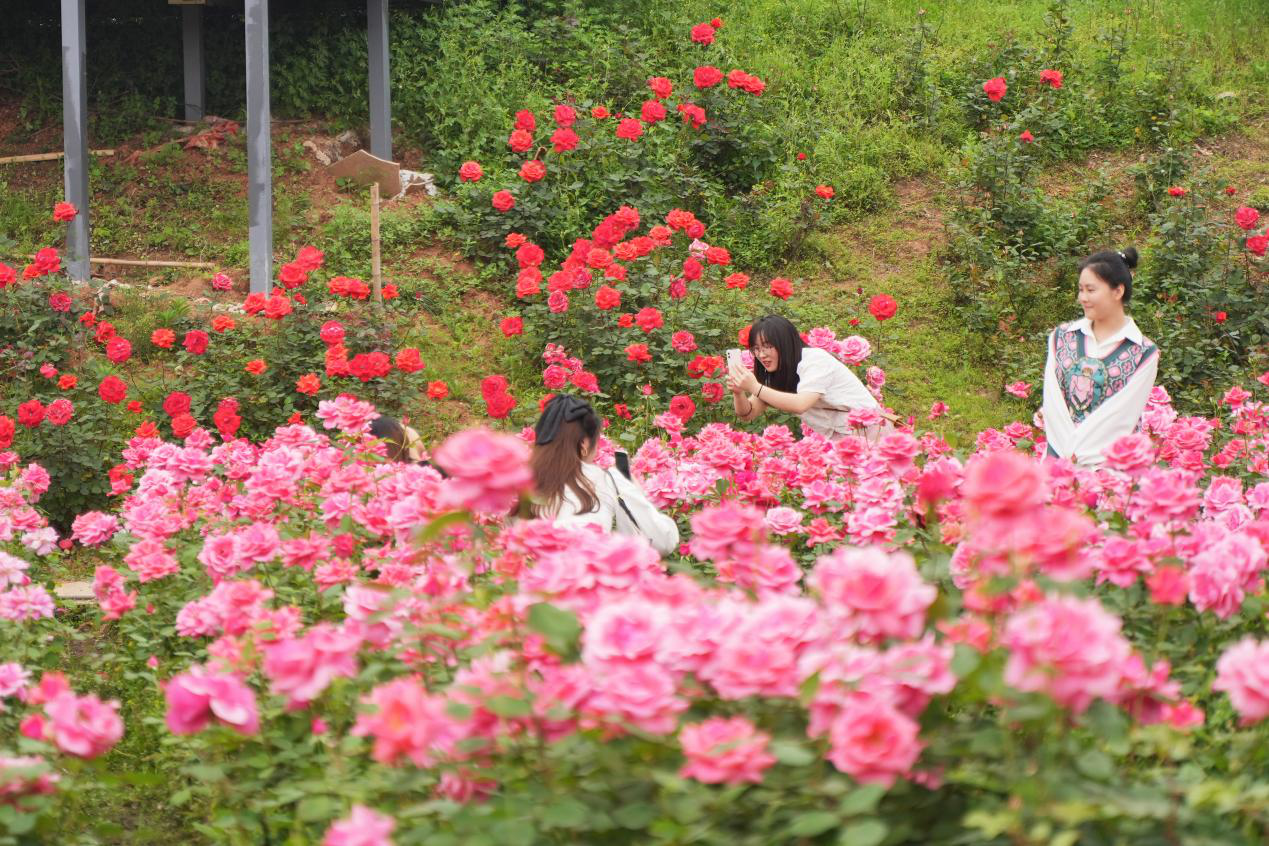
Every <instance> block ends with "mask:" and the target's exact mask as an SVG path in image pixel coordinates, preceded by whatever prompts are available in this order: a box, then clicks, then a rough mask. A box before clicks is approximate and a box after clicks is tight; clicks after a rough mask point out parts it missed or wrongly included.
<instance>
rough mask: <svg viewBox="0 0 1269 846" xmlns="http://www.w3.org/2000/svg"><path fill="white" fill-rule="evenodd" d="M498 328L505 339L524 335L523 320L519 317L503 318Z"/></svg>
mask: <svg viewBox="0 0 1269 846" xmlns="http://www.w3.org/2000/svg"><path fill="white" fill-rule="evenodd" d="M498 328H499V329H501V330H502V334H503V336H504V337H506V338H510V337H512V336H513V335H523V334H524V319H523V318H520V317H504V318H502V322H501V323H499V324H498Z"/></svg>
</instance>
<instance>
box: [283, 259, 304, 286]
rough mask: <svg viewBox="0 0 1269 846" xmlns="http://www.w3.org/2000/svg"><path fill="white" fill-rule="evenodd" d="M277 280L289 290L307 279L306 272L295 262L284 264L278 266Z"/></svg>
mask: <svg viewBox="0 0 1269 846" xmlns="http://www.w3.org/2000/svg"><path fill="white" fill-rule="evenodd" d="M278 281H279V282H281V283H282V287H283V288H286V289H287V290H290V289H292V288H298V287H300V286H301V285H303V284H304V283H305V282H307V281H308V274H307V273H305V272H304V270H303V269H302V268H301V267H300V266H299V265H297V264H294V263H291V264H284V265H282V266H281V267H279V268H278Z"/></svg>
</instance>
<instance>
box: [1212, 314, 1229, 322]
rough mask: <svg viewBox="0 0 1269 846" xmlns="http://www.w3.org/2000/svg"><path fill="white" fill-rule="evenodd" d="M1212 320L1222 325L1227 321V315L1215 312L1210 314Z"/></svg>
mask: <svg viewBox="0 0 1269 846" xmlns="http://www.w3.org/2000/svg"><path fill="white" fill-rule="evenodd" d="M1212 319H1213V320H1215V321H1216V322H1217V323H1224V322H1225V321H1226V320H1228V319H1229V315H1228V314H1226V313H1225V312H1223V311H1215V312H1212Z"/></svg>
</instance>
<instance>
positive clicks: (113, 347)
mask: <svg viewBox="0 0 1269 846" xmlns="http://www.w3.org/2000/svg"><path fill="white" fill-rule="evenodd" d="M131 356H132V344H131V342H129V341H128V339H127V338H120V337H118V336H115V337H113V338H111V339H110V340H109V341H107V342H106V358H108V359H110V360H111V361H113V362H114V363H115V364H123V363H124V362H125V361H127V360H128V359H129V358H130V357H131Z"/></svg>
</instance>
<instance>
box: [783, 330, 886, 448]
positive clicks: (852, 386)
mask: <svg viewBox="0 0 1269 846" xmlns="http://www.w3.org/2000/svg"><path fill="white" fill-rule="evenodd" d="M797 392H798V393H799V394H800V393H803V392H808V393H816V394H819V395H820V398H819V399H818V400H816V402H815V405H813V406H811V407H810V408H808V409H807V410H806V411H804V412H802V414H801V419H802V422H803V423H805V424H806V426H807V427H808V428H809V429H811V430H812V431H814V432H817V433H819V434H821V435H823V436H824V437H826V438H829V439H832V438H836V437H840V436H842V435H846V434H849V433H850V426H849V425H848V424H847V423H846V415H847V414H849V413H850V412H851V411H853V410H855V409H857V408H880V407H881V406H880V405H878V403H877V400H876V398H875V397H873V395H872V394H870V393H868V389H867V388H866V387H864V383H863V382H861V381H859V377H858V376H856V375H855V374H854V373H852V372H851V371H850V368H849V367H847V366H846V365H845V364H842V363H841V362H840V361H838V360H837V359H836V358H834V357H833V355H832V354H831V353H828V352H826V351H824V350H822V349H819V348H818V347H803V348H802V360H801V361H799V362H798V389H797Z"/></svg>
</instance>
